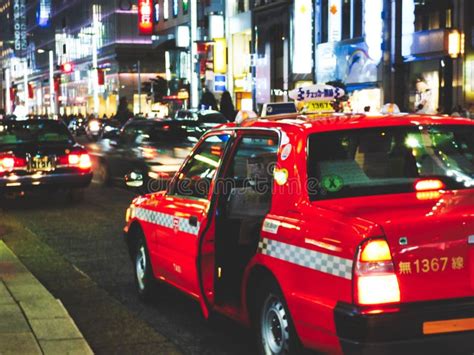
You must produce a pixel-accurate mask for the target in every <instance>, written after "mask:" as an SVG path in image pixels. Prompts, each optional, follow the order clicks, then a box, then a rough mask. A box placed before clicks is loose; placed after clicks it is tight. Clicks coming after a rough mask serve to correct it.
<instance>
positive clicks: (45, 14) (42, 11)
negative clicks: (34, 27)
mask: <svg viewBox="0 0 474 355" xmlns="http://www.w3.org/2000/svg"><path fill="white" fill-rule="evenodd" d="M50 18H51V0H40V2H39V7H38V12H37V23H38V26H40V27H48V26H49V20H50Z"/></svg>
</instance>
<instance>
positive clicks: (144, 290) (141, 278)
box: [134, 237, 156, 301]
mask: <svg viewBox="0 0 474 355" xmlns="http://www.w3.org/2000/svg"><path fill="white" fill-rule="evenodd" d="M134 266H135V287H136V289H137V293H138V297H139V298H140V299H141V300H142V301H150V300H151V298H152V297H153V295H154V293H155V290H156V282H155V280H154V278H153V272H152V270H151V262H150V256H149V254H148V249H147V247H146V243H145V240H144V238H143V237H141V238H140V239H139V241H138V243H137V247H136V251H135V257H134Z"/></svg>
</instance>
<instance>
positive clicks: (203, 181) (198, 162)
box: [171, 134, 230, 198]
mask: <svg viewBox="0 0 474 355" xmlns="http://www.w3.org/2000/svg"><path fill="white" fill-rule="evenodd" d="M229 138H230V135H228V134H222V135H215V136H210V137H208V138H206V140H204V141H203V142H202V143H201V144H200V145H199V147H198V148H197V149H196V150H195V152H194V153H193V155H192V157H191V158H190V159H189V160H188V161H187V163H186V165H185V166H184V167H183V169H182V170H181V172H180V173H179V175H178V177H177V179H176V181H175V184H174V186H173V188H172V191H171V195H179V196H184V197H193V198H208V196H209V192H210V187H211V183H212V181H213V180H214V178H215V176H216V174H217V170H218V168H219V166H220V163H221V160H222V156H223V154H224V149H225V146H226V143H227V141H228V140H229Z"/></svg>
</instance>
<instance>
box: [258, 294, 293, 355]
mask: <svg viewBox="0 0 474 355" xmlns="http://www.w3.org/2000/svg"><path fill="white" fill-rule="evenodd" d="M261 326H262V341H263V346H264V348H265V352H266V353H270V354H285V353H287V352H288V347H289V338H290V334H289V325H288V317H287V314H286V311H285V307H284V306H283V303H282V302H281V300H280V299H278V298H277V297H274V296H272V297H269V298H268V299H267V301H266V302H265V305H264V310H263V313H262V324H261Z"/></svg>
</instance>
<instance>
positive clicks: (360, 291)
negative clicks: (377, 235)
mask: <svg viewBox="0 0 474 355" xmlns="http://www.w3.org/2000/svg"><path fill="white" fill-rule="evenodd" d="M354 299H355V302H356V303H357V304H359V305H362V306H367V305H381V304H390V303H398V302H400V287H399V284H398V279H397V275H396V274H395V267H394V264H393V260H392V256H391V253H390V248H389V246H388V243H387V241H386V240H385V239H370V240H368V241H366V242H365V243H364V244H362V245H361V247H360V248H359V250H358V253H357V258H356V263H355V267H354Z"/></svg>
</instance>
